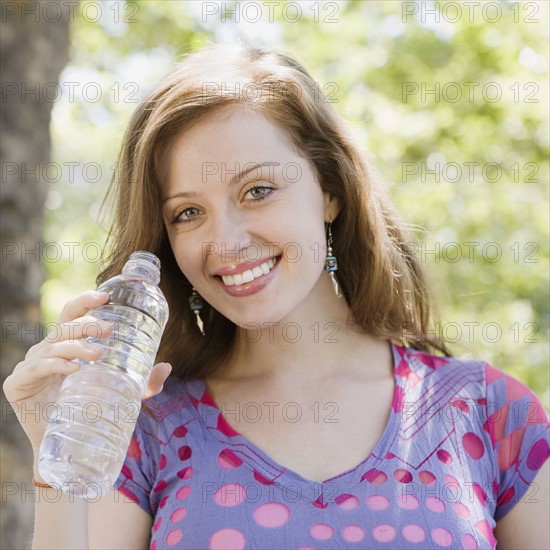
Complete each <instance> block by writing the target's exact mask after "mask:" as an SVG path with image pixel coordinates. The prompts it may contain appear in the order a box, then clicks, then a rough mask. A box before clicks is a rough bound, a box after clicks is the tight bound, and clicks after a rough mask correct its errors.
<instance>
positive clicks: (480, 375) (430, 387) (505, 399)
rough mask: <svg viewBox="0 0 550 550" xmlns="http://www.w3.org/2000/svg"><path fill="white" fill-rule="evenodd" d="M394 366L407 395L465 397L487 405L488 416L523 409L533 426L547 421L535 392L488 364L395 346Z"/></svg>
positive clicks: (440, 397)
mask: <svg viewBox="0 0 550 550" xmlns="http://www.w3.org/2000/svg"><path fill="white" fill-rule="evenodd" d="M395 363H396V364H395V371H396V376H397V378H398V380H400V381H401V382H402V385H403V387H404V389H406V390H407V394H408V395H411V394H413V393H417V394H418V395H419V396H420V395H424V396H428V397H429V396H431V397H437V398H438V399H439V400H444V396H446V397H452V396H453V395H455V396H463V397H465V398H469V399H475V400H476V401H477V404H478V405H484V406H485V408H486V409H487V411H488V413H489V414H494V413H495V412H496V411H497V410H498V409H500V408H502V407H510V406H511V407H512V408H514V407H517V408H518V409H521V410H522V411H523V412H524V413H525V414H527V416H529V420H530V421H531V422H542V423H544V422H546V421H547V418H548V417H547V414H546V411H545V409H544V407H543V406H542V403H541V402H540V400H539V399H538V397H537V396H536V395H535V394H534V393H533V391H532V390H531V389H530V388H529V387H528V386H526V385H525V384H524V383H523V382H520V381H519V380H517V379H516V378H514V377H513V376H511V375H510V374H507V373H506V372H504V371H503V370H500V369H498V368H496V367H494V366H493V365H491V364H490V363H488V362H487V361H484V360H480V359H460V358H456V357H441V356H437V355H432V354H430V353H427V352H424V351H421V350H417V349H414V348H405V347H400V346H395ZM415 388H417V390H416V392H415V391H414V390H415Z"/></svg>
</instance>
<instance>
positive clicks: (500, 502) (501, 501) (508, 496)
mask: <svg viewBox="0 0 550 550" xmlns="http://www.w3.org/2000/svg"><path fill="white" fill-rule="evenodd" d="M515 494H516V490H515V489H514V488H513V487H508V489H506V491H504V493H502V495H500V496H499V497H498V499H497V506H504V505H505V504H507V503H508V502H510V501H511V500H512V499H513V498H514V495H515Z"/></svg>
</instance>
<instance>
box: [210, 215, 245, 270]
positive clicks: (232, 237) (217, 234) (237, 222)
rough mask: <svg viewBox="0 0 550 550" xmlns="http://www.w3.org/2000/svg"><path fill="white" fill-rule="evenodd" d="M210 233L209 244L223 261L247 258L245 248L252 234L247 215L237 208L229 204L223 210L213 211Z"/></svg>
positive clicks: (238, 260) (228, 261) (229, 261)
mask: <svg viewBox="0 0 550 550" xmlns="http://www.w3.org/2000/svg"><path fill="white" fill-rule="evenodd" d="M208 235H209V238H210V241H209V242H208V245H209V246H210V247H211V251H212V253H213V254H215V255H217V256H219V258H220V260H221V262H222V263H224V264H225V263H231V262H240V261H242V260H244V259H246V257H245V255H246V252H245V249H246V248H247V246H248V245H249V244H250V242H251V234H250V229H249V228H248V226H247V220H246V217H245V215H244V214H243V213H242V212H240V211H239V210H238V209H237V208H232V207H231V206H228V207H227V208H225V209H223V210H222V211H217V212H215V213H213V214H212V216H211V218H210V228H209V232H208ZM203 248H204V246H203Z"/></svg>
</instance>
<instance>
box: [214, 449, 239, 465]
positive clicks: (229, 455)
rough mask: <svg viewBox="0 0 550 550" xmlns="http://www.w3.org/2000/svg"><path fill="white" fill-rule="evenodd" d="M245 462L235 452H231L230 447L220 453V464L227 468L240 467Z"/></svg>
mask: <svg viewBox="0 0 550 550" xmlns="http://www.w3.org/2000/svg"><path fill="white" fill-rule="evenodd" d="M242 463H243V461H242V459H240V458H239V457H238V456H237V455H236V454H235V453H233V452H231V451H230V450H229V449H224V450H223V451H222V452H221V453H220V454H219V455H218V464H219V465H220V466H221V467H222V468H225V469H232V468H238V467H239V466H240V465H241V464H242Z"/></svg>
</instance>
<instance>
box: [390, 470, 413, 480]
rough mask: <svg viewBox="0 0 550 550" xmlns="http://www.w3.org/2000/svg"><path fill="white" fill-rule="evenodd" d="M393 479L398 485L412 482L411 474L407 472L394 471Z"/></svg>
mask: <svg viewBox="0 0 550 550" xmlns="http://www.w3.org/2000/svg"><path fill="white" fill-rule="evenodd" d="M393 477H394V479H395V480H396V481H399V482H400V483H410V482H411V481H412V480H413V477H412V474H411V473H410V472H408V471H407V470H395V472H393Z"/></svg>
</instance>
